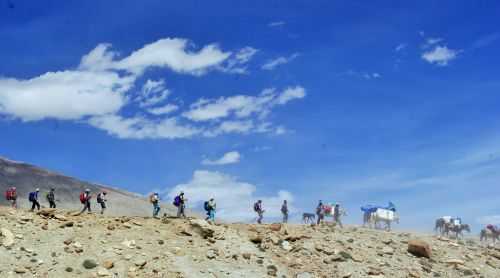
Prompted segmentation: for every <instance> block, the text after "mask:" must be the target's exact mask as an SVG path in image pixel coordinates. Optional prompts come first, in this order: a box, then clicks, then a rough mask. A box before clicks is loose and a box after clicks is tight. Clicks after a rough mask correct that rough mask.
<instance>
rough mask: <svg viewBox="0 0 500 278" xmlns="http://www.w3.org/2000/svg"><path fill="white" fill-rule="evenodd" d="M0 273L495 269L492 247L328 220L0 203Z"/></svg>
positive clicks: (321, 273) (313, 273)
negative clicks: (37, 209)
mask: <svg viewBox="0 0 500 278" xmlns="http://www.w3.org/2000/svg"><path fill="white" fill-rule="evenodd" d="M0 231H1V233H2V235H1V237H0V242H1V243H2V244H1V245H2V246H0V277H274V276H275V277H300V278H306V277H464V276H470V277H488V278H489V277H491V278H494V277H499V276H500V275H499V273H500V249H494V248H486V247H481V246H478V245H477V244H476V243H475V242H473V241H468V242H454V241H449V240H443V239H438V238H434V237H423V238H421V239H422V240H424V241H425V242H427V243H429V244H430V246H431V247H432V255H431V257H430V258H425V257H416V256H415V255H413V254H411V253H409V252H408V250H407V249H408V241H409V240H411V239H412V238H413V237H414V236H412V235H411V234H408V233H388V232H382V231H373V230H366V229H360V228H352V227H351V228H345V229H339V228H336V227H334V226H330V225H323V226H305V225H286V226H285V225H280V224H271V225H245V224H227V225H226V224H224V225H210V224H208V223H207V222H205V221H204V220H200V219H187V220H184V219H174V218H164V219H161V220H160V219H151V218H143V217H111V216H100V215H94V214H90V215H87V214H85V215H82V216H79V217H77V216H72V215H71V213H70V212H67V211H61V210H57V211H52V210H48V209H46V210H42V214H38V215H37V214H34V213H30V212H28V211H25V210H18V211H15V210H12V209H9V208H5V207H0Z"/></svg>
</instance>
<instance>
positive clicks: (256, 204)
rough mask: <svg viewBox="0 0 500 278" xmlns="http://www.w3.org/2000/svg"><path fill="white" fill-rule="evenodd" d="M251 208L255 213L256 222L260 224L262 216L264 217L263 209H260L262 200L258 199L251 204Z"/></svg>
mask: <svg viewBox="0 0 500 278" xmlns="http://www.w3.org/2000/svg"><path fill="white" fill-rule="evenodd" d="M253 210H254V211H255V212H256V213H257V215H258V217H257V223H259V224H262V218H264V210H263V209H262V200H258V201H257V203H255V204H254V205H253Z"/></svg>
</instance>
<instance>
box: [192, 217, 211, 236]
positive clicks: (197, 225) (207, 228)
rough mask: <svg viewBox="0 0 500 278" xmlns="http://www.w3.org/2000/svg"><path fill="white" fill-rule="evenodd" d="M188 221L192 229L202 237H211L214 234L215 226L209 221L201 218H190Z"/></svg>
mask: <svg viewBox="0 0 500 278" xmlns="http://www.w3.org/2000/svg"><path fill="white" fill-rule="evenodd" d="M189 223H190V224H191V228H192V229H193V231H194V232H196V233H198V234H199V235H200V236H201V237H203V238H209V237H213V236H214V234H215V229H214V227H215V226H213V225H210V223H208V222H207V221H205V220H203V219H191V220H189Z"/></svg>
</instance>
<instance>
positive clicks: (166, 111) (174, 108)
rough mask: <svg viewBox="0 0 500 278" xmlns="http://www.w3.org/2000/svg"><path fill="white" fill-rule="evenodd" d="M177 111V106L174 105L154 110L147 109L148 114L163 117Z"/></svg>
mask: <svg viewBox="0 0 500 278" xmlns="http://www.w3.org/2000/svg"><path fill="white" fill-rule="evenodd" d="M178 109H179V106H177V105H175V104H170V103H169V104H166V105H164V106H161V107H156V108H149V109H148V112H149V113H151V114H153V115H165V114H170V113H172V112H175V111H177V110H178Z"/></svg>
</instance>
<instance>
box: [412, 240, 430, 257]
mask: <svg viewBox="0 0 500 278" xmlns="http://www.w3.org/2000/svg"><path fill="white" fill-rule="evenodd" d="M408 252H409V253H411V254H413V255H415V256H417V257H425V258H430V257H431V256H432V249H431V246H430V245H429V244H428V243H427V242H425V241H423V240H420V239H413V240H410V241H408Z"/></svg>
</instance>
